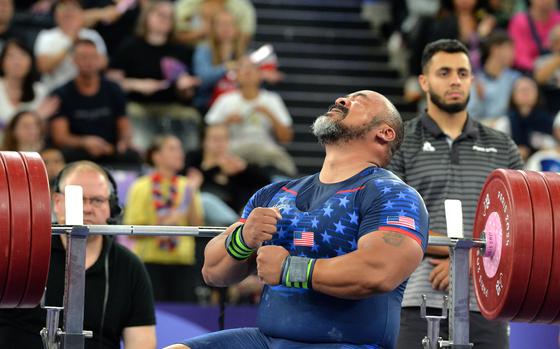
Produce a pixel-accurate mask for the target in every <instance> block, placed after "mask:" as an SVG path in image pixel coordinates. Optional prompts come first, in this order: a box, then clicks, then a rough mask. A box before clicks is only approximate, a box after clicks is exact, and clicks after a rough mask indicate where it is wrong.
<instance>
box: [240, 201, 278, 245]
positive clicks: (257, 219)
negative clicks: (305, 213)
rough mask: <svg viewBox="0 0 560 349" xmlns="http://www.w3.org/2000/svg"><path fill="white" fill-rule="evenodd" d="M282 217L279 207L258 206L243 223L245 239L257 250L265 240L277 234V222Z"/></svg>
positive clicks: (247, 243)
mask: <svg viewBox="0 0 560 349" xmlns="http://www.w3.org/2000/svg"><path fill="white" fill-rule="evenodd" d="M279 219H282V216H281V215H280V211H279V209H278V208H268V207H257V208H255V209H254V210H253V211H251V213H250V214H249V217H247V221H245V224H244V225H243V232H242V234H243V241H245V244H246V245H247V246H249V247H250V248H252V249H254V250H256V249H257V248H259V247H260V245H261V244H262V243H263V242H264V241H268V240H271V239H272V237H273V236H274V234H276V223H277V222H278V220H279Z"/></svg>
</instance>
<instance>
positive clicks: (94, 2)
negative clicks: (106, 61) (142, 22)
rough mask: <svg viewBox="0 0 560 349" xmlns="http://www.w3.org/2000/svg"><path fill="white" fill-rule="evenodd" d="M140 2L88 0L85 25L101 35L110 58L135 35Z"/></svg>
mask: <svg viewBox="0 0 560 349" xmlns="http://www.w3.org/2000/svg"><path fill="white" fill-rule="evenodd" d="M139 2H145V1H138V0H86V1H83V2H82V4H83V6H84V25H85V26H86V27H88V28H93V29H94V30H95V31H97V32H98V33H99V35H101V37H102V38H103V40H104V41H105V44H106V45H107V51H108V54H109V57H110V56H112V55H113V53H114V52H115V50H116V49H117V48H118V47H119V45H120V44H121V43H122V42H123V41H125V40H126V39H127V38H128V37H130V36H132V35H133V33H134V26H135V24H136V21H137V19H138V16H139V15H140V4H139Z"/></svg>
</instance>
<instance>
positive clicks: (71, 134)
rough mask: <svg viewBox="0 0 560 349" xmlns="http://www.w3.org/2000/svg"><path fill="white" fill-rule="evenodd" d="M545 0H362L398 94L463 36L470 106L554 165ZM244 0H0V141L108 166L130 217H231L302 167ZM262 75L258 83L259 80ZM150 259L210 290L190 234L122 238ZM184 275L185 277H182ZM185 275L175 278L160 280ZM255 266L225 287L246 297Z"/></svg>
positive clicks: (553, 42)
mask: <svg viewBox="0 0 560 349" xmlns="http://www.w3.org/2000/svg"><path fill="white" fill-rule="evenodd" d="M557 5H558V4H557V1H556V0H530V1H525V0H486V1H484V0H392V1H388V0H366V1H364V7H363V9H364V11H363V14H364V17H366V18H367V19H369V20H370V22H371V23H372V28H373V29H374V30H375V31H377V32H378V33H379V35H381V36H383V35H384V36H385V38H386V39H387V43H388V49H389V53H390V58H391V64H392V65H393V67H395V68H397V69H399V71H400V72H401V73H402V75H403V76H405V77H407V82H406V84H405V89H404V92H403V93H404V97H405V99H406V100H407V101H409V102H410V103H418V109H423V108H424V106H423V105H422V101H423V100H424V98H423V96H422V95H421V89H420V88H419V86H418V82H417V76H418V75H419V74H421V73H422V71H421V69H420V61H419V59H420V57H421V54H420V53H421V52H422V49H423V48H424V46H425V45H426V44H427V43H428V42H431V41H433V40H436V39H440V38H453V39H458V40H460V41H462V42H463V43H464V44H465V45H467V47H468V48H469V51H470V58H471V61H472V65H473V70H474V75H475V83H474V84H473V89H472V91H471V98H470V102H469V105H468V110H469V115H470V116H471V117H473V118H475V119H477V120H480V121H481V122H483V123H485V124H487V125H490V126H492V127H494V128H496V129H499V130H501V131H503V132H506V133H509V134H510V135H511V136H512V138H513V140H514V141H515V142H516V143H517V144H518V146H519V150H520V152H521V154H522V156H523V158H524V160H525V161H526V166H527V168H528V169H532V170H551V171H560V116H557V115H560V114H559V113H558V112H559V110H560V11H558V9H557V7H558V6H557ZM255 30H256V13H255V9H254V7H253V5H252V4H251V2H250V0H175V1H171V0H81V1H78V0H58V1H57V0H26V1H23V0H22V1H20V0H18V1H17V2H16V1H14V0H0V139H1V142H0V144H1V149H2V150H17V151H37V152H40V153H41V155H42V156H43V159H44V161H45V163H46V165H47V170H48V172H49V178H50V179H51V180H52V179H54V178H55V176H56V174H57V172H58V171H59V170H60V168H61V167H62V165H63V164H64V163H65V162H72V161H76V160H93V161H95V162H97V163H99V164H102V165H105V166H107V167H108V168H109V169H110V170H111V171H112V173H113V174H114V175H115V178H116V179H117V182H118V184H119V187H120V188H119V189H123V188H124V189H123V190H124V191H123V192H124V193H127V194H126V195H124V197H121V201H122V202H121V203H123V204H124V208H125V209H124V212H125V213H124V216H123V222H124V223H126V224H163V225H214V226H227V225H229V224H231V223H232V222H234V221H236V220H237V219H238V217H239V213H240V211H241V210H242V209H243V205H244V203H245V202H246V201H247V199H248V198H249V197H250V195H252V193H253V192H254V191H255V190H256V189H258V188H260V187H262V186H264V185H266V184H268V183H270V182H272V181H274V180H275V179H277V178H285V177H295V176H297V175H298V173H297V169H296V166H295V165H294V161H293V159H292V158H291V157H290V155H289V154H288V153H287V152H286V150H285V148H284V147H283V145H285V144H288V143H289V142H291V141H292V138H293V128H292V118H291V116H290V113H289V111H288V109H287V108H286V106H285V105H284V102H283V101H282V98H281V97H280V95H279V94H278V93H276V92H274V91H273V90H274V84H275V83H277V82H278V81H280V80H281V79H282V77H283V75H282V74H281V73H280V72H279V71H278V70H277V69H276V68H275V67H274V64H272V68H271V66H270V64H267V65H266V66H265V65H264V64H262V63H261V62H259V61H257V60H255V59H254V57H252V56H251V55H250V52H251V51H250V49H251V48H253V49H254V48H255V47H254V46H252V38H253V36H254V34H255ZM263 86H266V87H267V88H264V87H263ZM123 243H125V244H127V246H129V247H130V248H131V249H132V250H133V251H135V252H136V253H137V254H138V255H139V256H140V258H141V259H142V260H143V261H144V262H145V263H146V265H147V267H148V271H149V273H150V277H151V278H152V283H153V287H154V293H155V296H156V300H159V301H187V302H206V301H209V300H213V299H214V298H215V293H213V292H212V291H211V290H209V289H207V288H205V287H204V285H203V284H202V281H201V278H200V275H199V272H198V270H200V262H201V260H202V255H201V251H202V248H203V246H204V244H203V242H202V240H201V239H198V240H197V241H196V242H195V241H194V239H192V238H168V237H158V238H136V239H135V240H129V241H123ZM184 275H189V277H184ZM179 279H184V281H185V282H184V283H183V284H180V285H179V284H174V287H172V286H171V285H170V284H169V283H168V281H169V280H173V281H176V280H179ZM258 290H259V283H258V280H255V279H249V280H246V281H245V282H244V283H242V284H241V285H240V286H238V287H236V288H234V289H231V290H230V292H229V293H230V297H231V299H232V300H236V301H249V302H253V301H255V299H256V298H258V297H257V296H256V294H258Z"/></svg>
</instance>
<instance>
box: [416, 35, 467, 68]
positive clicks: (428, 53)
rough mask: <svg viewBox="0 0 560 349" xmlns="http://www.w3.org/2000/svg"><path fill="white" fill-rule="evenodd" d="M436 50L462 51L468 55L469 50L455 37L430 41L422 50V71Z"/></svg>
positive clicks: (447, 51)
mask: <svg viewBox="0 0 560 349" xmlns="http://www.w3.org/2000/svg"><path fill="white" fill-rule="evenodd" d="M438 52H446V53H464V54H466V55H467V57H468V56H469V50H467V48H466V46H465V45H463V44H462V43H461V42H460V41H459V40H455V39H440V40H437V41H433V42H430V43H429V44H428V45H426V47H424V51H423V52H422V61H421V65H422V72H425V71H426V67H427V65H428V64H429V63H430V60H431V59H432V57H433V56H434V55H435V54H436V53H438Z"/></svg>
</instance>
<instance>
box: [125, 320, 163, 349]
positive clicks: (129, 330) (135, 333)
mask: <svg viewBox="0 0 560 349" xmlns="http://www.w3.org/2000/svg"><path fill="white" fill-rule="evenodd" d="M123 342H124V349H156V327H155V326H153V325H150V326H131V327H125V329H124V331H123Z"/></svg>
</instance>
